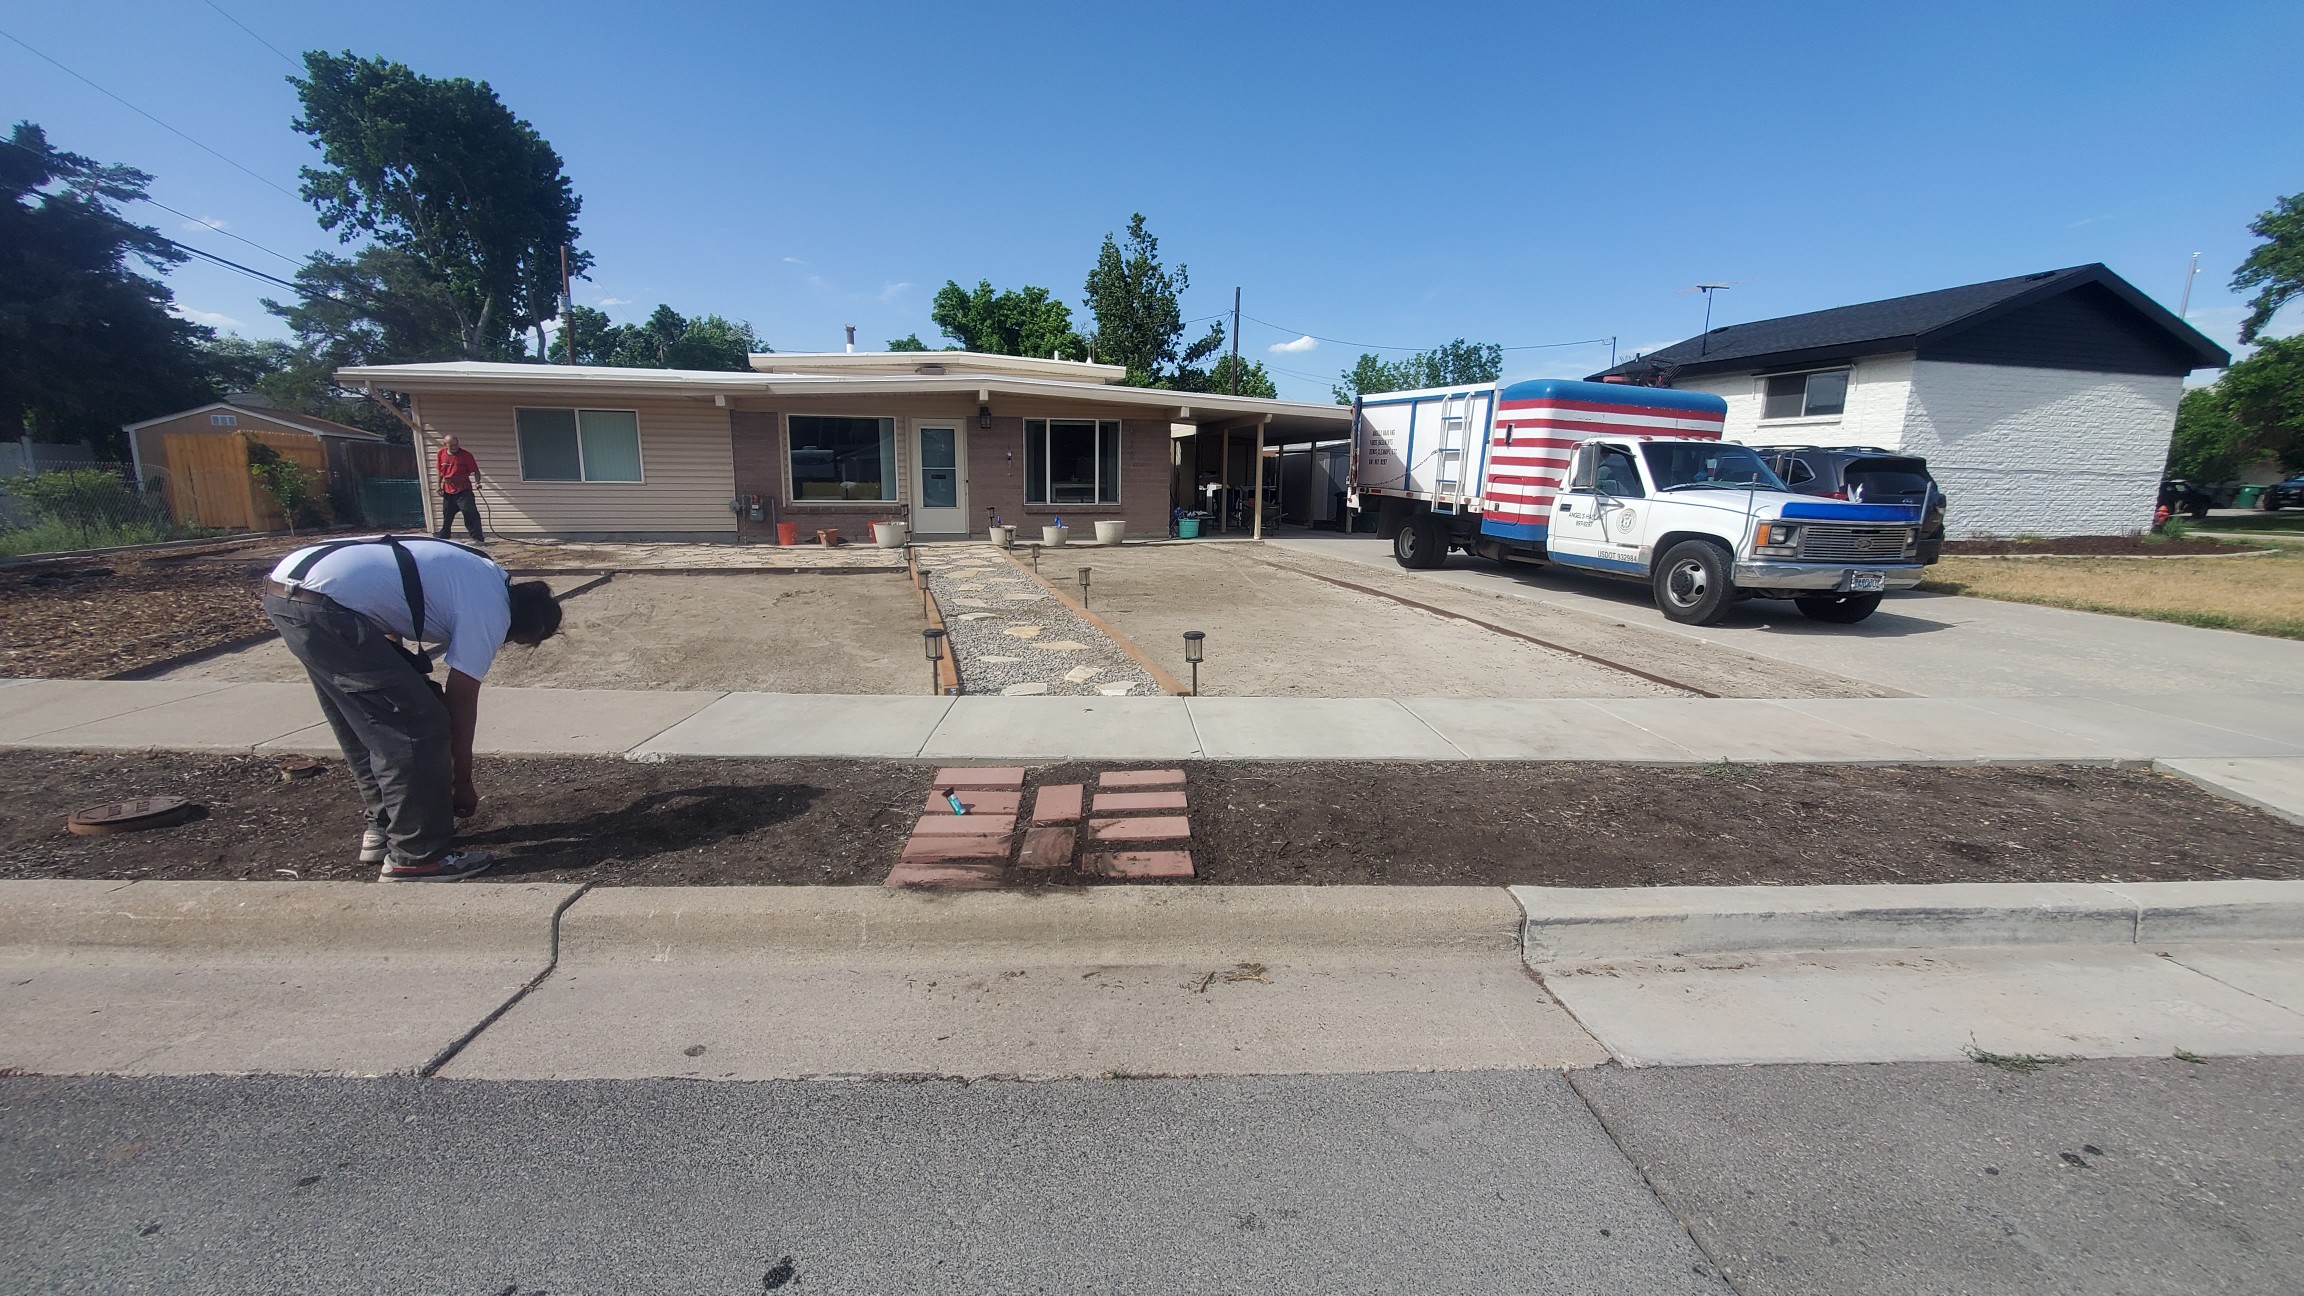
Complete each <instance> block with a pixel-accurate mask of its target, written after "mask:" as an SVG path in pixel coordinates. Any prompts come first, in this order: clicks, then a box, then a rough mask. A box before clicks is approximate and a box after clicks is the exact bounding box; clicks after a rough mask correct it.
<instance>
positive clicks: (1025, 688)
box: [1000, 680, 1048, 697]
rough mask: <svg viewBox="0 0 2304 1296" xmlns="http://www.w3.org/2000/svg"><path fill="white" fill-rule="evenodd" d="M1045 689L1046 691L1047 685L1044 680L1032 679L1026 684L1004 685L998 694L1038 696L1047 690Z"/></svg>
mask: <svg viewBox="0 0 2304 1296" xmlns="http://www.w3.org/2000/svg"><path fill="white" fill-rule="evenodd" d="M1047 691H1048V685H1047V683H1046V682H1044V681H1041V680H1034V681H1032V682H1030V683H1028V684H1011V685H1009V686H1008V687H1006V688H1004V689H1002V690H1000V696H1002V697H1038V696H1040V695H1041V694H1043V693H1045V692H1047Z"/></svg>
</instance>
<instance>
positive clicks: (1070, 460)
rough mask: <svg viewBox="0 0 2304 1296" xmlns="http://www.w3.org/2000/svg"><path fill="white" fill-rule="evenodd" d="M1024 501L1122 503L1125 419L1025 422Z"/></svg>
mask: <svg viewBox="0 0 2304 1296" xmlns="http://www.w3.org/2000/svg"><path fill="white" fill-rule="evenodd" d="M1024 502H1025V503H1027V504H1117V503H1119V502H1120V422H1119V420H1117V419H1103V420H1098V419H1026V420H1024Z"/></svg>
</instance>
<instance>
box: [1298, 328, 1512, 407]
mask: <svg viewBox="0 0 2304 1296" xmlns="http://www.w3.org/2000/svg"><path fill="white" fill-rule="evenodd" d="M1503 373H1504V348H1503V347H1502V346H1499V345H1497V344H1496V343H1494V342H1467V341H1465V340H1464V339H1462V338H1457V339H1456V340H1455V341H1453V342H1450V343H1448V344H1446V345H1445V346H1441V347H1437V348H1435V349H1433V350H1430V351H1418V352H1416V353H1415V354H1414V355H1411V356H1409V357H1408V358H1407V359H1405V360H1384V359H1382V358H1380V357H1377V356H1375V355H1371V354H1368V353H1365V352H1364V353H1362V354H1361V356H1360V359H1359V361H1358V362H1357V363H1355V364H1354V365H1353V366H1352V367H1351V368H1350V369H1347V370H1345V371H1344V373H1343V374H1342V375H1341V380H1340V381H1339V382H1338V384H1337V385H1336V386H1335V387H1334V388H1333V389H1332V390H1333V391H1334V392H1335V394H1336V403H1337V404H1339V405H1349V404H1351V403H1352V402H1353V400H1354V399H1355V398H1357V397H1361V396H1371V395H1374V394H1375V393H1377V392H1392V391H1415V390H1417V389H1418V388H1422V387H1453V386H1457V385H1459V384H1468V383H1492V382H1494V381H1496V380H1497V379H1498V378H1499V377H1501V376H1503Z"/></svg>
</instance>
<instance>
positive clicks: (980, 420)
mask: <svg viewBox="0 0 2304 1296" xmlns="http://www.w3.org/2000/svg"><path fill="white" fill-rule="evenodd" d="M976 426H978V427H980V428H989V427H991V426H992V407H991V406H989V405H979V406H977V407H976Z"/></svg>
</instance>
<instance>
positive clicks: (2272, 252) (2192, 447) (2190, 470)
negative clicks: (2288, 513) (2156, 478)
mask: <svg viewBox="0 0 2304 1296" xmlns="http://www.w3.org/2000/svg"><path fill="white" fill-rule="evenodd" d="M2248 228H2249V230H2250V232H2252V233H2254V234H2255V235H2256V236H2257V237H2259V238H2261V239H2263V240H2264V241H2263V242H2262V243H2259V244H2257V245H2256V247H2255V249H2254V250H2252V251H2251V252H2249V254H2248V259H2247V260H2245V261H2243V262H2241V263H2240V268H2239V269H2238V270H2237V271H2235V272H2234V274H2233V276H2232V286H2233V288H2234V289H2235V290H2240V289H2246V288H2255V289H2257V290H2258V291H2257V293H2256V296H2255V297H2254V298H2253V299H2251V300H2250V302H2249V311H2248V318H2247V319H2246V320H2245V321H2243V322H2242V324H2241V326H2240V340H2241V342H2243V343H2254V344H2256V350H2255V352H2254V353H2253V354H2251V355H2249V356H2247V357H2246V358H2244V359H2240V360H2236V361H2234V362H2233V363H2232V367H2231V368H2229V369H2226V370H2225V371H2224V372H2223V374H2222V375H2221V376H2219V377H2218V378H2217V379H2216V381H2215V382H2214V383H2212V384H2210V385H2208V386H2206V387H2196V388H2193V389H2192V390H2190V391H2187V392H2185V393H2184V397H2183V400H2182V401H2181V402H2180V403H2179V404H2178V405H2177V407H2176V431H2175V435H2174V436H2173V437H2171V438H2170V441H2169V447H2168V471H2169V472H2170V473H2172V474H2174V475H2176V476H2180V477H2191V478H2198V479H2201V480H2205V481H2216V480H2220V479H2223V478H2227V477H2230V476H2232V475H2233V474H2234V473H2236V472H2238V471H2239V470H2240V469H2241V468H2243V467H2245V466H2246V465H2248V464H2250V463H2254V462H2256V461H2258V460H2261V459H2266V458H2271V459H2277V460H2278V461H2279V462H2280V464H2281V466H2282V467H2283V468H2285V469H2287V470H2288V471H2290V472H2297V471H2304V334H2298V335H2292V336H2289V337H2284V338H2268V337H2265V336H2264V330H2265V329H2266V328H2267V327H2268V326H2269V325H2270V324H2271V322H2272V317H2273V316H2274V315H2275V314H2277V313H2278V312H2279V310H2280V308H2281V307H2282V306H2284V305H2286V304H2288V303H2289V302H2290V301H2293V300H2296V299H2297V298H2298V297H2300V296H2304V194H2292V195H2290V196H2288V197H2285V198H2281V199H2279V200H2278V201H2277V202H2275V203H2274V204H2273V207H2272V210H2270V211H2268V212H2265V213H2263V214H2262V215H2260V216H2258V217H2257V218H2256V219H2255V220H2254V221H2253V222H2251V223H2250V224H2249V226H2248Z"/></svg>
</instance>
